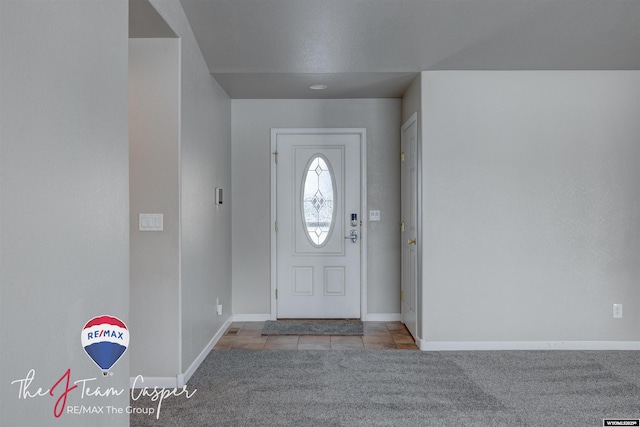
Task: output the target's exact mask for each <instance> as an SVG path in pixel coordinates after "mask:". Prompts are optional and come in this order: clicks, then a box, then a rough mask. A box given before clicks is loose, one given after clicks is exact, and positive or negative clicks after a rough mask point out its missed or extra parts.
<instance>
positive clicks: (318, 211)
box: [302, 154, 335, 247]
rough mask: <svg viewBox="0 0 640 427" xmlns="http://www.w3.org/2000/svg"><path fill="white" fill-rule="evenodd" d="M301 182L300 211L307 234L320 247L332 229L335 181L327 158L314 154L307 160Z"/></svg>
mask: <svg viewBox="0 0 640 427" xmlns="http://www.w3.org/2000/svg"><path fill="white" fill-rule="evenodd" d="M306 171H307V172H306V174H304V181H303V182H302V188H303V192H302V212H303V215H304V222H305V225H306V229H307V236H308V237H309V239H310V240H311V243H313V245H314V246H316V247H320V246H322V245H323V244H324V243H325V242H326V241H327V238H328V237H329V235H330V234H331V231H332V229H333V223H334V219H335V205H334V203H333V194H334V188H335V182H334V178H333V173H332V172H331V167H330V165H329V164H328V160H327V159H326V158H325V157H324V156H322V155H320V154H316V155H315V156H314V157H313V158H312V159H311V161H310V162H309V164H308V166H307V168H306Z"/></svg>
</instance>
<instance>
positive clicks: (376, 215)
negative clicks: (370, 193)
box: [369, 211, 380, 221]
mask: <svg viewBox="0 0 640 427" xmlns="http://www.w3.org/2000/svg"><path fill="white" fill-rule="evenodd" d="M369 221H380V211H369Z"/></svg>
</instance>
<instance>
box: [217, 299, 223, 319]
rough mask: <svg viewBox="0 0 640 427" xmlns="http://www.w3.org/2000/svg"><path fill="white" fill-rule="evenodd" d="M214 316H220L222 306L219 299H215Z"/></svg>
mask: <svg viewBox="0 0 640 427" xmlns="http://www.w3.org/2000/svg"><path fill="white" fill-rule="evenodd" d="M216 314H217V315H218V316H222V304H220V298H216Z"/></svg>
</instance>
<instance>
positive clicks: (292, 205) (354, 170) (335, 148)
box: [276, 131, 361, 319]
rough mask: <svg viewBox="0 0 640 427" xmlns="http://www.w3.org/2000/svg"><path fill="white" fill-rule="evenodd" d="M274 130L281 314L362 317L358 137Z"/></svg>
mask: <svg viewBox="0 0 640 427" xmlns="http://www.w3.org/2000/svg"><path fill="white" fill-rule="evenodd" d="M317 132H318V133H297V134H296V133H277V134H276V153H277V156H276V157H277V160H276V198H277V200H276V220H277V222H276V224H277V232H276V251H277V260H276V265H277V272H276V283H277V285H276V286H277V300H276V304H277V317H278V318H326V319H329V318H360V298H361V297H360V295H361V284H360V251H361V245H360V241H361V227H360V190H361V187H360V179H361V178H360V177H361V175H360V150H361V148H360V139H361V135H360V134H354V133H345V134H341V133H334V132H332V133H324V132H321V131H317Z"/></svg>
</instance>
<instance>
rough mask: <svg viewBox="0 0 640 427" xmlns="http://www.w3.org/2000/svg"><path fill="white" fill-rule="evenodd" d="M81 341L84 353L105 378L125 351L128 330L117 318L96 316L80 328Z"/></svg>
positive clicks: (127, 341) (127, 343) (127, 344)
mask: <svg viewBox="0 0 640 427" xmlns="http://www.w3.org/2000/svg"><path fill="white" fill-rule="evenodd" d="M81 341H82V347H83V348H84V351H85V352H86V353H87V355H88V356H89V357H90V358H91V360H93V361H94V363H95V364H96V365H98V367H99V368H100V369H101V370H102V374H103V375H105V376H106V375H107V374H108V372H109V369H111V367H112V366H113V365H115V363H116V362H117V361H118V360H120V358H121V357H122V355H123V354H124V352H125V351H127V347H128V346H129V330H128V329H127V325H125V324H124V322H123V321H122V320H120V319H118V318H117V317H113V316H97V317H94V318H93V319H91V320H89V321H88V322H87V323H86V325H84V328H82V335H81Z"/></svg>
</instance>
